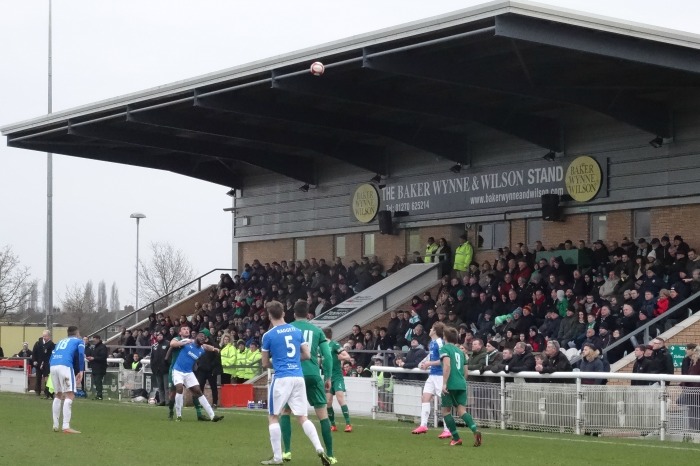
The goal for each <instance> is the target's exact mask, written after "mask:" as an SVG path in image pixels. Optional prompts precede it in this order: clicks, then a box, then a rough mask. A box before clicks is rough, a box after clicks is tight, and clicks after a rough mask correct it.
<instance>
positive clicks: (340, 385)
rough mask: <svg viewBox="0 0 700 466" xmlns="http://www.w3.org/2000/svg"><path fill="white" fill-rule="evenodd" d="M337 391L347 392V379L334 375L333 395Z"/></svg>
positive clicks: (332, 381)
mask: <svg viewBox="0 0 700 466" xmlns="http://www.w3.org/2000/svg"><path fill="white" fill-rule="evenodd" d="M335 392H343V393H345V392H346V390H345V379H344V378H343V377H333V378H332V379H331V395H335Z"/></svg>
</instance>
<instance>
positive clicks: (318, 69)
mask: <svg viewBox="0 0 700 466" xmlns="http://www.w3.org/2000/svg"><path fill="white" fill-rule="evenodd" d="M310 71H311V74H313V75H314V76H321V75H322V74H323V72H324V71H326V67H325V66H323V63H321V62H320V61H315V62H313V63H312V64H311V68H310Z"/></svg>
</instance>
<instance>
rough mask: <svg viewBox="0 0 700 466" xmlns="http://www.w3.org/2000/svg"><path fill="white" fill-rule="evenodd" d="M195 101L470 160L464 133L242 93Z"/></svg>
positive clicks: (456, 160)
mask: <svg viewBox="0 0 700 466" xmlns="http://www.w3.org/2000/svg"><path fill="white" fill-rule="evenodd" d="M195 105H196V106H198V107H203V108H208V109H211V110H218V111H224V112H232V113H238V114H241V115H254V116H256V117H260V118H269V119H273V120H278V121H284V122H286V123H288V124H289V123H291V124H296V125H303V126H311V127H315V128H322V129H331V130H336V131H337V130H341V131H344V132H346V133H348V135H350V136H349V137H352V136H353V135H354V136H357V135H358V134H363V135H371V136H381V137H386V138H390V139H394V140H395V141H399V142H402V143H404V144H407V145H409V146H413V147H415V148H417V149H421V150H423V151H426V152H430V153H432V154H435V155H439V156H441V157H445V158H446V159H448V160H453V161H455V162H462V163H467V162H468V161H469V148H468V140H467V138H465V137H464V136H461V135H458V134H454V133H451V132H449V131H443V130H439V129H433V128H426V127H422V126H411V125H406V124H396V123H387V122H385V121H381V120H374V119H369V118H362V117H354V116H353V117H348V116H345V115H339V114H337V113H330V112H325V111H322V110H318V109H314V108H309V107H304V106H303V104H302V105H289V104H286V103H281V102H271V103H269V102H265V101H261V100H256V99H250V98H245V97H241V96H239V95H236V94H221V95H218V96H214V97H197V98H195Z"/></svg>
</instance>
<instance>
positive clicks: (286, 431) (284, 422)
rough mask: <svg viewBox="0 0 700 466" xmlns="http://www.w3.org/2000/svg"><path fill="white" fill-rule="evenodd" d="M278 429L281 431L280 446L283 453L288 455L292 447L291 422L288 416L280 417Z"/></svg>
mask: <svg viewBox="0 0 700 466" xmlns="http://www.w3.org/2000/svg"><path fill="white" fill-rule="evenodd" d="M280 429H281V430H282V446H283V447H284V452H285V453H288V452H290V451H291V447H292V445H291V444H292V420H291V419H290V417H289V414H283V415H281V416H280Z"/></svg>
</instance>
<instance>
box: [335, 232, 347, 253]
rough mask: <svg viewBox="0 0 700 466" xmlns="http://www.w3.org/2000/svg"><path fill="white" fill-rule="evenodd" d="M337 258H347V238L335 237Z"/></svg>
mask: <svg viewBox="0 0 700 466" xmlns="http://www.w3.org/2000/svg"><path fill="white" fill-rule="evenodd" d="M335 257H345V236H336V237H335Z"/></svg>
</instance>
